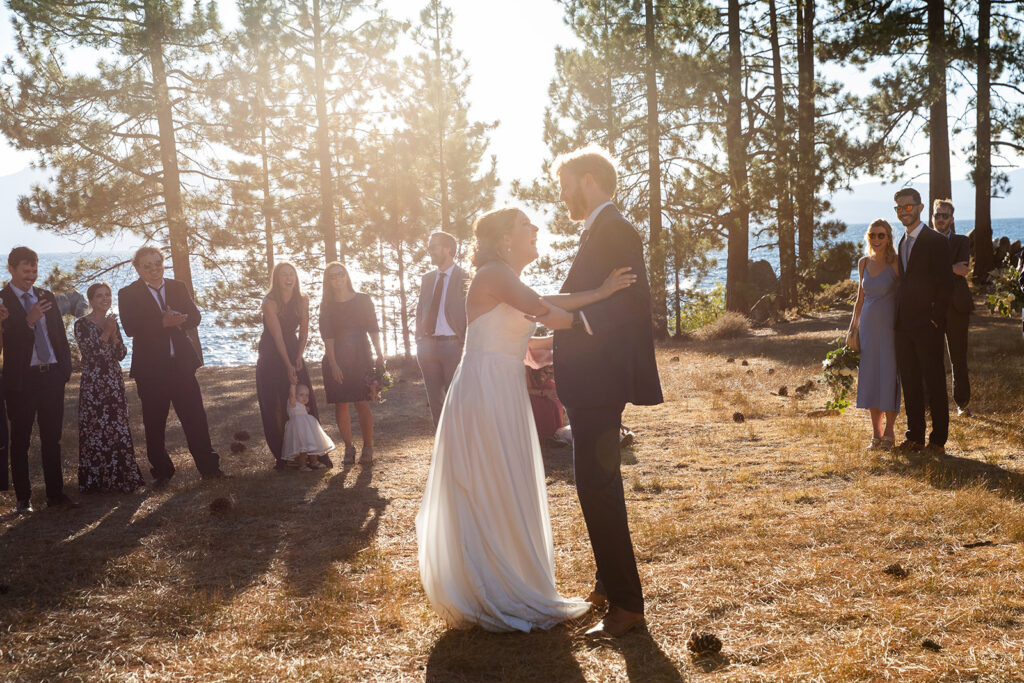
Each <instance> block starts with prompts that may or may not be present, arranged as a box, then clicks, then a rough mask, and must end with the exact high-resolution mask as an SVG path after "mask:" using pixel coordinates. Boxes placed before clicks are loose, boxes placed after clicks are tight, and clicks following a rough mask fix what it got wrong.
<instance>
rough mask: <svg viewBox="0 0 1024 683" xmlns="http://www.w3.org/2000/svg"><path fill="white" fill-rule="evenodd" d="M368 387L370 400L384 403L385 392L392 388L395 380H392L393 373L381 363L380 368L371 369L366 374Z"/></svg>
mask: <svg viewBox="0 0 1024 683" xmlns="http://www.w3.org/2000/svg"><path fill="white" fill-rule="evenodd" d="M365 379H366V387H367V388H368V389H369V390H370V400H371V401H376V402H377V403H383V402H384V401H385V399H384V392H386V391H387V390H388V389H390V388H391V387H392V385H393V384H394V380H393V379H392V378H391V373H389V372H388V371H387V368H386V367H384V364H383V363H381V364H380V365H379V366H378V367H375V368H373V369H371V370H370V371H369V372H367V373H366V378H365Z"/></svg>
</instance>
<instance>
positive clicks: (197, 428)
mask: <svg viewBox="0 0 1024 683" xmlns="http://www.w3.org/2000/svg"><path fill="white" fill-rule="evenodd" d="M132 264H133V265H134V266H135V270H136V271H137V272H138V274H139V279H138V280H136V281H135V282H133V283H131V284H130V285H128V286H127V287H125V288H124V289H122V290H121V291H120V292H118V293H117V299H118V305H119V308H120V313H121V324H123V325H124V331H125V334H127V335H128V336H129V337H131V338H132V367H131V376H132V377H133V378H134V379H135V387H136V389H137V390H138V392H139V401H141V403H142V424H143V427H145V430H146V457H147V458H149V463H150V465H151V466H152V469H151V470H150V472H151V473H152V475H153V477H154V481H153V488H154V489H160V488H163V487H164V486H166V485H167V483H168V482H169V481H170V479H171V477H172V476H174V463H173V462H172V461H171V456H170V455H169V454H168V453H167V448H166V445H165V432H166V430H167V415H168V413H169V412H170V408H171V405H173V406H174V412H176V413H177V414H178V420H179V421H180V422H181V428H182V430H183V431H184V432H185V441H186V442H187V443H188V450H189V452H191V453H192V459H193V460H195V463H196V468H197V469H198V470H199V474H200V475H202V477H203V479H219V478H222V477H224V476H225V475H224V473H223V472H222V471H221V469H220V457H219V456H218V455H217V453H216V451H214V450H213V445H212V444H211V443H210V426H209V424H208V422H207V419H206V409H205V408H204V407H203V395H202V393H201V392H200V390H199V382H197V381H196V370H197V369H198V368H199V367H200V366H201V365H202V364H203V358H202V355H201V348H200V346H199V335H198V333H197V332H196V328H197V327H198V326H199V321H200V320H201V318H202V316H201V315H200V313H199V309H198V308H196V304H195V302H194V301H192V296H191V295H190V294H189V291H188V288H187V287H186V286H185V283H183V282H178V281H177V280H170V279H167V278H165V277H164V257H163V254H162V253H160V250H159V249H155V248H153V247H142V248H141V249H139V250H138V251H137V252H135V258H134V259H132Z"/></svg>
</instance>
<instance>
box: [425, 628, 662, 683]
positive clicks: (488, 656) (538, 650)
mask: <svg viewBox="0 0 1024 683" xmlns="http://www.w3.org/2000/svg"><path fill="white" fill-rule="evenodd" d="M527 680H532V681H586V678H585V677H584V675H583V671H582V670H581V669H580V666H579V664H578V663H577V661H576V658H575V657H573V653H572V638H571V634H570V632H569V630H568V629H566V628H565V627H563V626H556V627H555V628H553V629H551V630H550V631H534V632H532V633H488V632H486V631H483V630H481V629H478V628H473V629H468V630H464V631H460V630H449V631H445V633H444V635H442V636H441V637H440V638H438V639H437V642H436V643H434V647H433V648H431V650H430V656H429V657H428V659H427V671H426V681H427V683H453V682H459V683H468V682H470V681H527ZM646 680H653V679H646Z"/></svg>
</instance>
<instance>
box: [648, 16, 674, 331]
mask: <svg viewBox="0 0 1024 683" xmlns="http://www.w3.org/2000/svg"><path fill="white" fill-rule="evenodd" d="M644 19H645V21H646V24H645V26H644V44H645V48H646V49H645V51H646V53H647V64H646V67H645V70H644V71H645V73H644V80H645V87H646V91H647V92H646V96H647V167H648V171H647V173H648V186H649V187H648V190H649V192H650V202H649V203H648V221H649V225H650V235H649V242H648V249H649V259H650V267H649V269H648V270H649V273H648V275H649V276H650V282H651V300H652V301H653V314H654V336H655V337H656V338H658V339H664V338H665V337H667V336H668V326H667V321H666V320H665V306H666V298H665V245H664V244H663V241H662V229H661V131H660V127H659V125H658V57H659V55H658V40H657V36H656V34H655V31H654V28H655V17H654V0H645V2H644Z"/></svg>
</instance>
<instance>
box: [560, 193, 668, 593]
mask: <svg viewBox="0 0 1024 683" xmlns="http://www.w3.org/2000/svg"><path fill="white" fill-rule="evenodd" d="M624 266H629V267H631V268H632V272H633V273H634V274H635V275H637V276H638V277H637V281H636V283H634V284H633V285H632V286H630V287H628V288H626V289H624V290H621V291H619V292H616V293H615V294H614V295H612V296H611V297H610V298H608V299H605V300H604V301H599V302H597V303H595V304H591V305H590V306H586V307H585V308H583V309H581V313H582V314H583V317H584V318H585V320H586V326H583V327H573V328H572V329H568V330H559V331H556V332H555V342H554V356H555V384H556V386H557V387H558V396H559V398H560V399H561V401H562V403H563V404H564V405H565V407H566V412H567V413H568V415H569V424H570V425H571V426H572V435H573V468H574V470H575V475H576V492H577V494H578V495H579V499H580V507H581V508H582V510H583V518H584V520H585V521H586V524H587V532H588V533H589V534H590V543H591V546H592V547H593V550H594V562H595V564H596V565H597V575H596V582H595V586H594V589H595V590H596V591H597V592H598V593H601V594H603V595H606V596H608V600H609V602H610V603H611V605H612V606H616V607H621V608H623V609H626V610H629V611H630V612H638V613H643V611H644V598H643V590H642V588H641V585H640V575H639V572H638V571H637V566H636V559H635V557H634V553H633V541H632V539H631V538H630V535H629V523H628V521H627V518H626V499H625V494H624V492H623V486H622V473H621V469H620V466H621V464H622V459H621V456H620V453H619V426H620V425H621V422H622V410H623V408H624V407H625V405H626V404H627V403H633V404H635V405H655V404H658V403H661V402H662V394H661V383H660V381H659V379H658V366H657V364H656V362H655V359H654V333H653V327H652V324H651V292H650V286H649V285H648V282H647V269H646V267H645V265H644V258H643V243H642V241H641V239H640V236H639V235H638V234H637V232H636V230H635V229H634V228H633V226H632V225H630V224H629V222H628V221H626V219H624V218H623V217H622V215H621V214H620V213H619V210H618V209H617V208H615V206H614V205H611V204H609V205H607V206H606V207H605V208H604V209H602V210H601V212H600V213H599V214H598V216H597V218H596V219H595V220H594V223H593V225H591V226H590V228H589V229H587V230H585V231H584V233H583V235H582V237H581V239H580V249H579V252H578V253H577V254H576V258H575V260H574V261H573V264H572V268H570V270H569V274H568V276H567V277H566V280H565V284H564V285H563V286H562V292H582V291H586V290H588V289H594V288H596V287H599V286H600V285H601V283H602V282H604V279H605V278H606V277H607V276H608V274H609V273H611V271H612V270H613V269H615V268H619V267H624ZM588 328H589V329H588Z"/></svg>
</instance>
